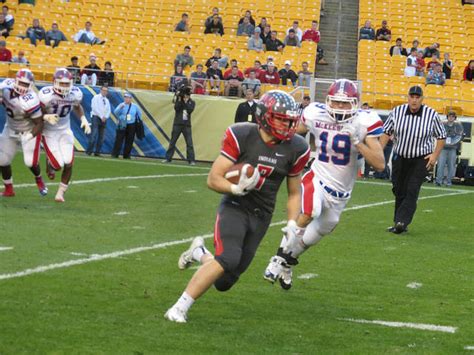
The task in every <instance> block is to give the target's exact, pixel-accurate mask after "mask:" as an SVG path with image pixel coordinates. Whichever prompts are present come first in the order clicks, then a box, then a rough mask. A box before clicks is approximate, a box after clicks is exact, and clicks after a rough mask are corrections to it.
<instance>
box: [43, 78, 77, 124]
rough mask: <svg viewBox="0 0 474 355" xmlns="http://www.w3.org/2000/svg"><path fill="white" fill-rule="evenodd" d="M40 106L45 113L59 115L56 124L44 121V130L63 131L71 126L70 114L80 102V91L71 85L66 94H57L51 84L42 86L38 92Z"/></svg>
mask: <svg viewBox="0 0 474 355" xmlns="http://www.w3.org/2000/svg"><path fill="white" fill-rule="evenodd" d="M38 96H39V99H40V101H41V106H42V107H43V108H44V109H45V110H46V113H49V114H56V115H58V116H59V121H58V123H57V124H55V125H52V124H50V123H49V122H45V123H44V131H46V132H48V131H63V130H68V129H70V128H71V123H70V115H71V111H72V109H73V108H74V107H75V106H78V105H80V104H81V101H82V92H81V90H80V89H79V88H77V87H73V88H72V90H71V92H70V93H69V94H68V95H65V96H62V95H58V94H57V93H56V92H55V91H54V90H53V87H52V86H45V87H43V88H42V89H41V90H40V91H39V93H38Z"/></svg>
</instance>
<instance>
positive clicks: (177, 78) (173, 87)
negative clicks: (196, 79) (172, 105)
mask: <svg viewBox="0 0 474 355" xmlns="http://www.w3.org/2000/svg"><path fill="white" fill-rule="evenodd" d="M187 81H188V80H187V79H186V75H184V73H183V66H182V65H181V64H178V65H176V67H175V70H174V74H173V76H172V77H171V78H170V85H169V87H168V91H170V92H176V91H177V90H178V89H179V88H180V87H181V86H183V85H186V84H187Z"/></svg>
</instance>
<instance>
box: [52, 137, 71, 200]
mask: <svg viewBox="0 0 474 355" xmlns="http://www.w3.org/2000/svg"><path fill="white" fill-rule="evenodd" d="M59 151H60V156H61V161H62V163H63V164H64V167H63V172H62V174H61V182H60V183H59V188H58V192H57V193H56V196H55V198H54V199H55V201H56V202H64V201H65V200H64V194H65V193H66V191H67V189H68V187H69V181H71V176H72V166H73V162H74V135H73V133H72V131H70V130H68V131H66V132H63V133H62V134H61V136H60V137H59Z"/></svg>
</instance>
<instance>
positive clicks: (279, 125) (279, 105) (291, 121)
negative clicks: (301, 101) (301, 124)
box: [255, 90, 299, 140]
mask: <svg viewBox="0 0 474 355" xmlns="http://www.w3.org/2000/svg"><path fill="white" fill-rule="evenodd" d="M255 116H256V118H257V122H258V124H259V126H260V127H261V128H262V129H263V130H265V131H266V132H267V133H269V134H271V135H272V136H274V137H275V138H277V139H279V140H289V139H291V138H292V137H293V136H294V135H295V132H296V128H297V126H298V119H299V118H298V113H297V105H296V101H295V99H294V98H293V96H291V95H289V94H287V93H286V92H284V91H280V90H272V91H269V92H267V93H266V94H264V95H263V96H262V98H261V99H260V101H259V102H258V104H257V108H256V110H255Z"/></svg>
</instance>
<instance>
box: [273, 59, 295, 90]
mask: <svg viewBox="0 0 474 355" xmlns="http://www.w3.org/2000/svg"><path fill="white" fill-rule="evenodd" d="M278 75H280V78H281V84H282V85H288V80H289V81H290V82H291V84H292V85H293V86H296V82H297V80H298V75H296V73H295V71H294V70H293V69H291V61H289V60H287V61H285V67H284V68H283V69H280V70H279V71H278Z"/></svg>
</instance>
